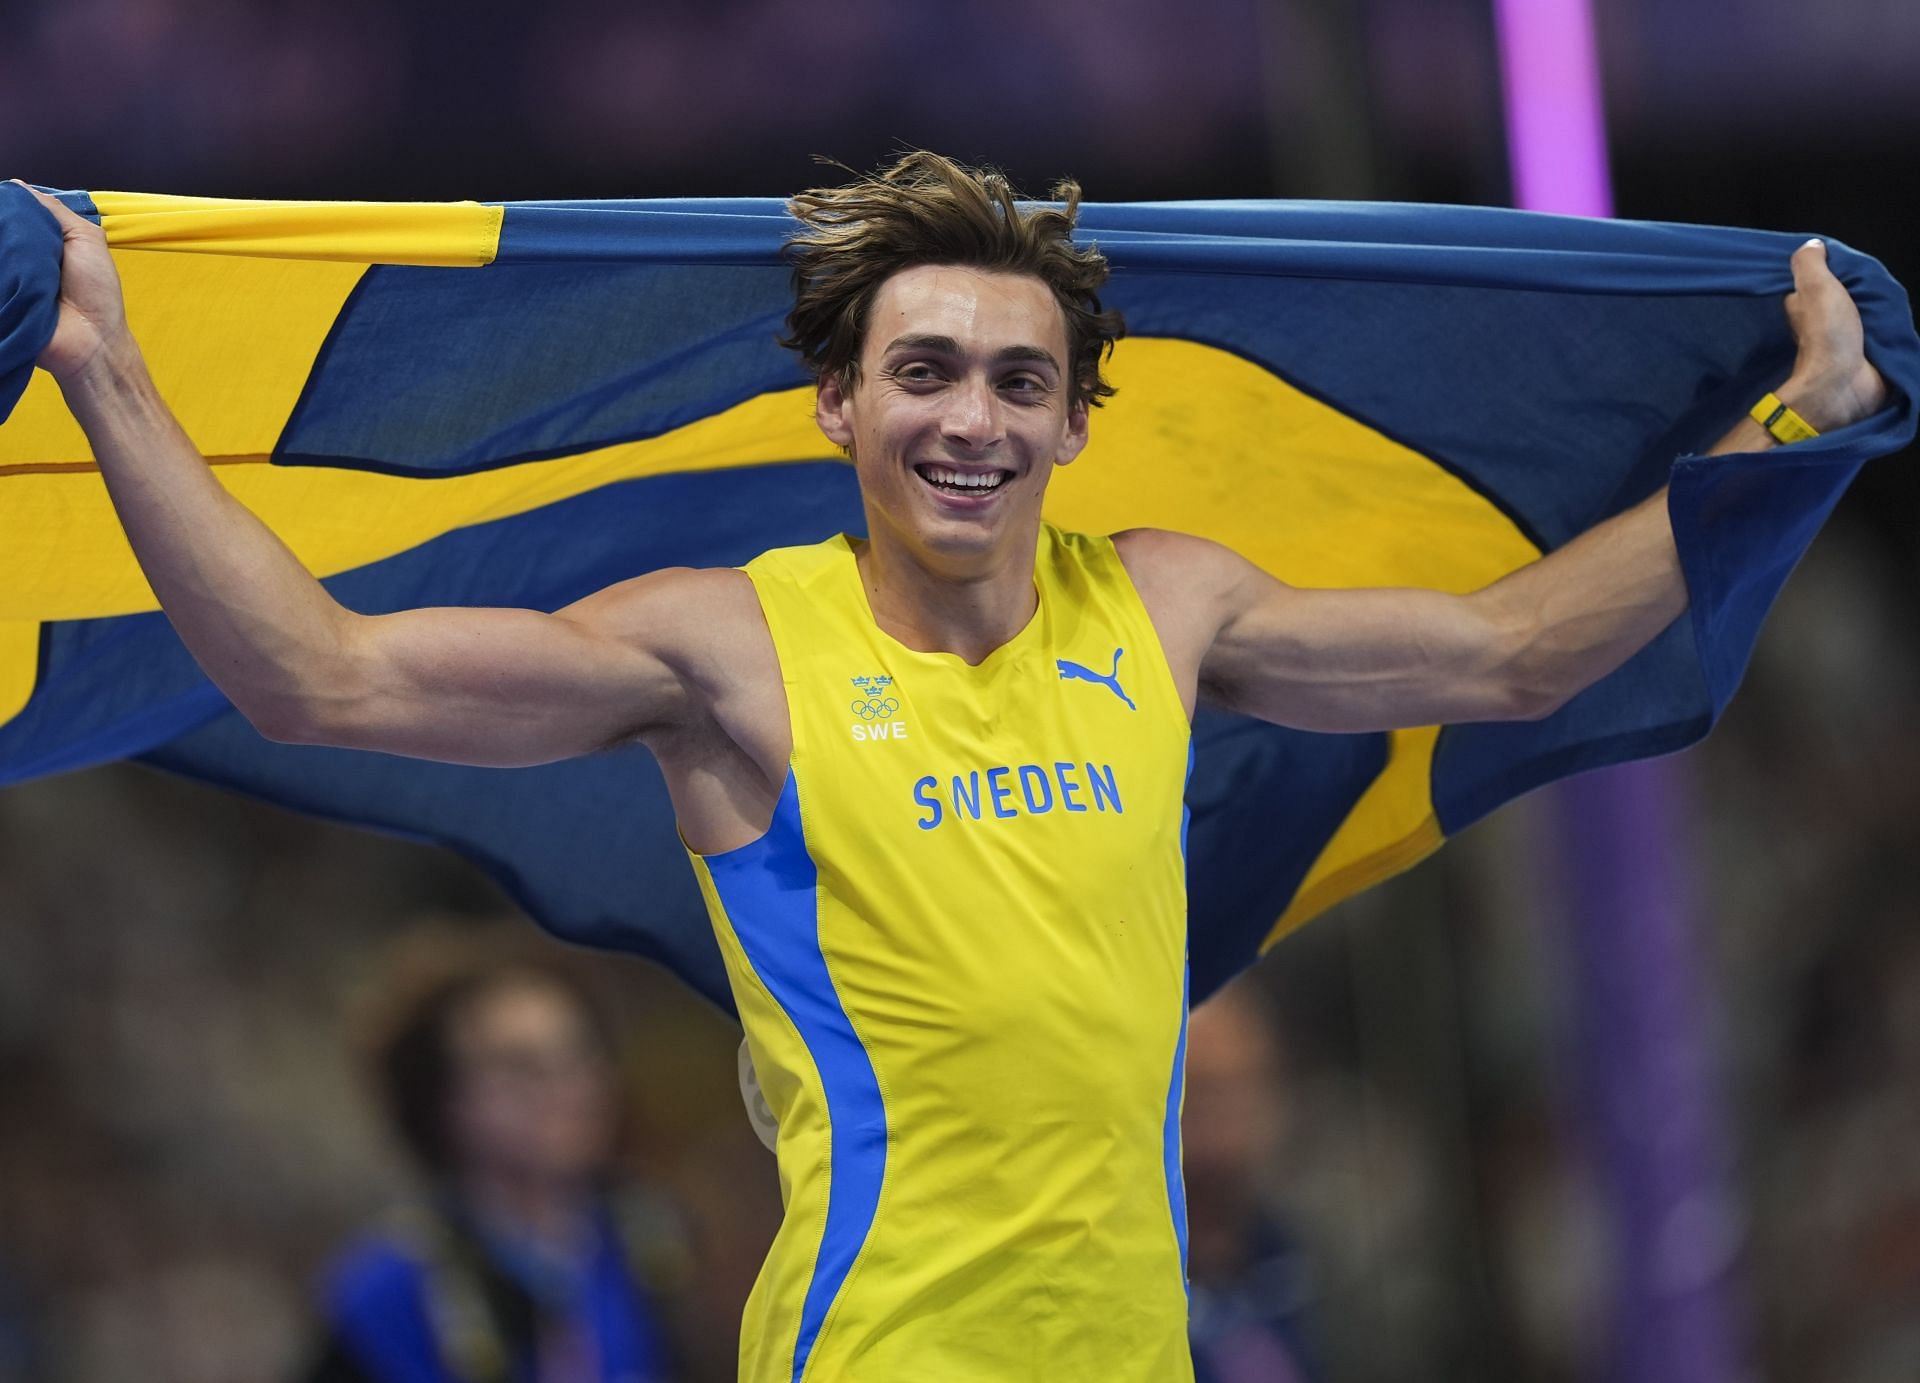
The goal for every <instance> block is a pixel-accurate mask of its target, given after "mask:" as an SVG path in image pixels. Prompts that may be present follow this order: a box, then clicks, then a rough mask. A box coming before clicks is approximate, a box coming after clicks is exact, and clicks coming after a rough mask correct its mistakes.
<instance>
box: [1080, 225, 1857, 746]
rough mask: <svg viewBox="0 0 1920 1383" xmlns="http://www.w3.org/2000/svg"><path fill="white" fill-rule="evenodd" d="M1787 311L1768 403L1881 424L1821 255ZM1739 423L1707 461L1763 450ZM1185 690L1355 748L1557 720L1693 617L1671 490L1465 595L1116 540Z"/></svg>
mask: <svg viewBox="0 0 1920 1383" xmlns="http://www.w3.org/2000/svg"><path fill="white" fill-rule="evenodd" d="M1793 271H1794V285H1795V287H1794V292H1793V293H1792V294H1790V295H1789V296H1788V298H1787V300H1786V310H1787V316H1788V320H1789V321H1790V323H1791V324H1792V327H1793V330H1794V335H1795V339H1796V341H1797V342H1798V344H1799V354H1798V358H1797V359H1796V361H1795V364H1794V369H1793V372H1792V376H1791V377H1790V378H1789V379H1788V381H1787V382H1786V383H1784V384H1782V385H1781V386H1780V387H1779V388H1778V389H1777V390H1776V391H1775V392H1776V393H1777V394H1778V396H1779V397H1780V398H1781V399H1782V400H1784V401H1785V402H1786V403H1788V404H1789V405H1791V406H1792V407H1793V408H1794V409H1795V410H1796V411H1797V412H1799V413H1800V414H1801V415H1802V416H1803V417H1804V418H1805V419H1806V420H1807V421H1808V422H1809V423H1810V424H1812V426H1813V427H1815V428H1816V429H1818V430H1820V431H1826V430H1829V429H1831V428H1836V427H1841V426H1844V425H1846V424H1848V423H1852V422H1855V421H1857V420H1859V419H1861V418H1864V417H1866V416H1868V415H1869V414H1871V413H1873V412H1875V411H1876V410H1878V409H1879V408H1880V407H1882V406H1883V405H1884V403H1885V400H1886V385H1885V383H1884V382H1883V381H1882V380H1881V378H1880V375H1879V373H1878V372H1877V371H1876V370H1874V368H1873V367H1872V366H1871V365H1870V364H1869V363H1867V361H1866V358H1865V356H1864V354H1863V352H1862V339H1861V326H1860V316H1859V312H1858V310H1857V309H1856V308H1855V307H1854V304H1853V301H1852V299H1851V298H1849V297H1848V296H1847V292H1846V289H1845V288H1844V287H1843V286H1842V285H1841V284H1840V282H1839V280H1838V279H1836V278H1835V277H1834V276H1833V274H1832V272H1831V271H1830V270H1829V269H1828V268H1827V267H1826V251H1825V247H1824V246H1821V245H1820V244H1818V242H1809V243H1808V244H1807V245H1805V246H1802V247H1801V248H1800V250H1798V251H1797V252H1796V253H1795V254H1794V257H1793ZM1773 445H1774V439H1773V437H1772V436H1771V435H1770V434H1769V433H1768V432H1767V431H1766V429H1764V428H1763V427H1761V426H1760V425H1759V424H1758V423H1756V422H1753V421H1752V420H1751V419H1742V420H1741V422H1740V424H1739V425H1738V426H1737V427H1735V428H1734V429H1733V430H1732V431H1730V432H1729V433H1728V434H1727V435H1726V436H1725V437H1723V438H1721V439H1720V441H1719V442H1718V443H1717V444H1716V445H1715V446H1714V447H1713V448H1712V451H1713V452H1714V453H1722V452H1736V451H1738V452H1748V451H1763V450H1766V449H1767V448H1769V447H1772V446H1773ZM1115 541H1116V542H1117V543H1118V544H1119V545H1120V547H1121V551H1122V555H1123V557H1124V559H1125V560H1126V563H1127V566H1128V569H1129V571H1131V572H1132V573H1133V574H1134V579H1135V582H1136V584H1138V585H1139V587H1140V589H1141V594H1142V597H1143V598H1144V599H1145V600H1146V601H1147V604H1148V608H1149V610H1150V611H1152V613H1153V615H1154V619H1155V623H1156V627H1158V628H1159V629H1160V630H1161V631H1162V641H1163V643H1164V644H1165V645H1166V647H1167V650H1168V654H1169V657H1170V659H1171V661H1172V662H1173V664H1174V667H1175V673H1176V676H1180V675H1182V673H1183V670H1184V672H1185V675H1187V676H1189V677H1191V678H1192V683H1191V684H1190V685H1189V686H1188V687H1187V688H1185V689H1186V690H1187V691H1188V694H1189V696H1190V697H1191V696H1192V695H1193V694H1194V693H1195V692H1196V691H1197V694H1198V695H1199V696H1200V697H1203V698H1205V699H1207V700H1210V701H1212V702H1215V703H1216V704H1219V705H1223V706H1225V707H1227V708H1229V709H1233V710H1238V711H1242V712H1244V713H1246V714H1248V715H1253V716H1257V717H1259V718H1261V719H1263V720H1270V721H1275V722H1277V723H1280V724H1286V725H1295V726H1299V727H1301V728H1303V729H1311V730H1332V731H1363V730H1381V729H1393V728H1397V727H1401V726H1414V725H1438V724H1447V723H1452V722H1459V721H1471V720H1521V719H1531V718H1537V717H1540V716H1544V715H1547V714H1550V713H1551V712H1552V711H1554V710H1555V709H1557V708H1558V707H1559V706H1561V705H1563V704H1565V702H1566V701H1567V700H1568V699H1569V698H1570V697H1572V696H1573V695H1574V694H1575V693H1576V692H1578V691H1580V690H1581V689H1582V688H1584V687H1586V686H1588V685H1589V684H1591V683H1593V682H1595V681H1597V680H1598V679H1599V678H1601V677H1603V676H1605V675H1606V674H1607V673H1609V672H1611V671H1613V670H1614V669H1615V668H1617V667H1619V666H1620V665H1621V664H1622V663H1624V662H1625V661H1626V660H1627V659H1628V658H1629V657H1631V656H1632V655H1633V654H1634V653H1635V652H1636V651H1637V650H1638V649H1640V648H1641V647H1643V646H1644V645H1645V644H1646V643H1647V642H1648V641H1650V640H1651V639H1652V638H1653V637H1654V635H1656V634H1658V633H1659V632H1660V631H1661V630H1663V629H1665V628H1666V627H1667V625H1669V624H1671V623H1672V622H1673V621H1674V619H1676V618H1677V617H1678V616H1679V615H1680V613H1681V612H1682V611H1683V610H1684V609H1685V608H1686V603H1687V592H1686V583H1685V580H1684V579H1683V577H1682V575H1681V571H1680V560H1679V554H1678V552H1677V551H1676V550H1675V547H1674V541H1673V529H1672V526H1671V524H1670V523H1669V521H1668V518H1667V495H1666V491H1665V490H1664V489H1662V490H1661V491H1660V492H1659V493H1658V494H1655V495H1653V496H1652V497H1650V498H1649V499H1647V500H1645V501H1644V502H1642V503H1641V504H1639V505H1636V506H1635V507H1634V508H1632V509H1630V510H1628V511H1627V512H1626V513H1624V514H1620V515H1618V516H1616V517H1614V518H1612V519H1609V520H1608V521H1607V522H1605V523H1603V524H1599V525H1597V526H1596V527H1594V528H1592V529H1590V530H1589V531H1587V532H1586V533H1583V534H1581V535H1580V536H1579V537H1578V538H1576V539H1575V540H1574V541H1572V542H1570V543H1567V544H1566V545H1565V546H1563V547H1561V548H1559V549H1557V550H1556V551H1554V552H1553V553H1551V554H1550V555H1548V556H1546V557H1544V558H1542V559H1540V560H1539V561H1537V562H1532V563H1529V564H1528V565H1527V566H1525V567H1522V568H1520V569H1519V570H1518V571H1515V572H1513V573H1511V574H1509V575H1508V576H1506V577H1503V578H1502V579H1501V580H1499V581H1496V582H1494V583H1493V584H1492V585H1490V586H1487V587H1485V588H1484V589H1482V590H1479V591H1475V592H1473V593H1471V594H1468V595H1450V594H1446V593H1444V592H1439V591H1427V590H1403V589H1378V590H1341V591H1325V590H1303V589H1299V588H1296V587H1292V586H1288V585H1286V584H1285V583H1283V582H1280V581H1277V580H1275V579H1274V578H1273V577H1271V576H1269V575H1267V573H1265V572H1264V571H1262V570H1260V569H1259V568H1258V567H1256V566H1254V565H1253V563H1251V562H1248V561H1247V560H1245V559H1244V558H1242V557H1240V556H1238V555H1237V554H1235V553H1233V552H1231V551H1229V550H1228V549H1226V548H1224V547H1222V546H1220V545H1219V544H1217V543H1210V542H1206V541H1204V540H1202V539H1198V538H1192V537H1187V536H1185V535H1182V534H1175V533H1163V532H1156V531H1153V530H1134V531H1132V532H1129V533H1124V534H1119V535H1116V539H1115Z"/></svg>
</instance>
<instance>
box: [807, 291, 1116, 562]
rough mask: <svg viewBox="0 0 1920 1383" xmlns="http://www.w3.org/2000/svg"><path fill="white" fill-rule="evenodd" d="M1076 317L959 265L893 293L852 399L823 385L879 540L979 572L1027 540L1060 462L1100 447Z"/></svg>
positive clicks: (877, 315)
mask: <svg viewBox="0 0 1920 1383" xmlns="http://www.w3.org/2000/svg"><path fill="white" fill-rule="evenodd" d="M1069 392H1070V390H1069V375H1068V359H1067V328H1066V319H1065V316H1064V315H1063V314H1062V312H1061V310H1060V305H1059V303H1057V302H1056V301H1055V300H1054V296H1053V292H1052V290H1051V289H1049V288H1048V287H1047V286H1046V284H1044V283H1042V282H1041V281H1040V280H1039V279H1037V278H1034V277H1033V276H1031V275H1027V274H1010V273H1002V272H998V271H994V270H987V269H973V268H965V267H961V266H958V265H948V264H923V265H916V266H915V267H913V268H911V269H904V270H902V271H901V272H899V273H897V274H895V275H894V276H893V277H892V278H890V279H888V280H887V281H886V282H885V283H883V284H882V285H881V286H880V289H879V291H878V292H877V293H876V294H875V295H874V300H873V305H872V310H871V312H870V313H869V316H868V322H867V333H866V340H865V341H864V343H863V344H862V347H861V354H860V369H859V374H858V377H857V379H856V381H855V383H854V386H853V388H852V389H851V390H846V389H843V388H842V387H841V385H840V384H839V382H838V381H837V380H832V379H827V380H823V381H822V382H821V385H820V392H819V402H818V408H817V413H816V416H817V417H818V420H819V423H820V429H821V431H822V432H824V433H826V435H827V437H828V438H829V439H830V440H832V441H833V442H834V443H835V444H836V445H839V446H843V447H850V448H851V449H852V452H853V462H854V466H855V469H856V470H857V471H858V473H859V477H860V490H861V496H862V498H863V500H864V502H865V506H866V511H867V531H868V533H869V534H871V535H872V537H873V540H874V541H875V542H876V543H878V542H889V543H895V544H899V545H903V546H904V547H905V548H906V549H907V550H908V551H909V552H911V553H912V554H914V555H915V556H916V557H917V558H918V559H919V560H920V561H922V562H923V563H924V564H926V565H927V566H928V567H929V568H931V569H933V570H965V569H977V568H978V567H979V566H980V565H981V564H982V563H983V562H984V561H987V560H990V559H992V558H993V557H995V556H999V555H1005V554H1010V553H1015V552H1017V551H1019V549H1020V547H1021V545H1023V544H1024V547H1025V551H1026V554H1027V555H1029V556H1030V555H1031V553H1032V550H1033V543H1034V540H1035V536H1036V535H1037V533H1038V532H1039V523H1040V502H1041V499H1042V497H1043V496H1044V495H1045V493H1046V488H1047V481H1048V480H1049V478H1050V477H1051V476H1052V473H1053V468H1054V467H1055V466H1056V465H1065V464H1066V463H1067V462H1069V461H1071V460H1073V458H1074V457H1075V456H1077V455H1079V453H1080V449H1081V448H1082V447H1084V446H1085V445H1086V441H1087V409H1086V405H1085V404H1084V403H1083V404H1080V405H1078V406H1069V404H1068V401H1067V400H1068V395H1069Z"/></svg>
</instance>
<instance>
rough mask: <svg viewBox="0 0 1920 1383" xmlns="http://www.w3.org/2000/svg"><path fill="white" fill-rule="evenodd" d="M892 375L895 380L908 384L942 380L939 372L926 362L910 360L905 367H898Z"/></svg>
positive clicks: (894, 368)
mask: <svg viewBox="0 0 1920 1383" xmlns="http://www.w3.org/2000/svg"><path fill="white" fill-rule="evenodd" d="M891 373H892V375H893V377H894V378H895V379H897V380H900V381H902V382H903V383H907V384H924V383H928V382H930V381H932V380H937V379H938V378H940V375H939V372H938V371H936V370H935V369H934V368H933V366H931V365H929V364H927V362H926V361H924V360H909V361H908V362H907V363H906V364H904V365H896V366H894V367H893V370H892V371H891Z"/></svg>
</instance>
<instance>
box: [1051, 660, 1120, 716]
mask: <svg viewBox="0 0 1920 1383" xmlns="http://www.w3.org/2000/svg"><path fill="white" fill-rule="evenodd" d="M1126 651H1127V650H1126V649H1124V648H1116V649H1114V650H1113V671H1112V672H1109V673H1106V674H1104V675H1102V674H1101V673H1098V672H1095V671H1094V670H1093V669H1092V668H1090V667H1082V666H1081V665H1080V664H1079V663H1076V662H1074V661H1073V660H1072V659H1070V658H1055V659H1054V662H1055V663H1056V664H1058V665H1059V668H1060V680H1061V681H1063V682H1075V681H1078V682H1098V683H1099V684H1100V685H1101V686H1103V687H1106V688H1107V689H1108V690H1109V691H1111V692H1112V693H1113V694H1114V695H1115V696H1117V697H1119V698H1120V699H1121V700H1122V701H1124V702H1126V703H1127V709H1128V710H1129V711H1137V710H1139V709H1140V708H1139V707H1138V706H1136V705H1134V704H1133V698H1132V697H1131V696H1128V695H1127V694H1126V693H1125V692H1124V691H1122V690H1121V689H1120V655H1121V654H1122V653H1125V652H1126Z"/></svg>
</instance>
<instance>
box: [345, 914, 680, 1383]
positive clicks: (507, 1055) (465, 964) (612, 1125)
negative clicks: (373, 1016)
mask: <svg viewBox="0 0 1920 1383" xmlns="http://www.w3.org/2000/svg"><path fill="white" fill-rule="evenodd" d="M458 954H459V956H460V959H457V960H456V959H453V958H451V957H444V956H429V957H426V958H425V959H423V960H421V961H416V962H415V964H413V965H412V966H409V967H403V969H402V973H401V974H400V975H399V976H398V982H397V984H396V986H395V993H394V995H392V996H390V998H389V1001H388V1004H387V1009H388V1012H387V1013H386V1014H385V1015H384V1019H383V1021H381V1022H379V1023H377V1024H376V1025H375V1027H374V1031H373V1035H372V1040H371V1042H370V1044H369V1046H370V1049H369V1052H368V1055H369V1057H370V1064H371V1066H372V1068H373V1072H374V1075H375V1077H376V1080H377V1081H378V1083H379V1084H380V1086H381V1088H382V1094H383V1095H384V1097H385V1102H386V1106H387V1111H388V1114H389V1116H390V1117H391V1119H392V1122H393V1124H394V1126H395V1128H396V1129H397V1130H398V1132H399V1133H400V1135H401V1137H402V1138H403V1140H404V1141H405V1143H406V1144H407V1146H408V1149H409V1150H410V1151H411V1152H412V1154H413V1155H414V1157H415V1159H416V1160H417V1162H418V1163H419V1165H420V1167H421V1169H422V1170H423V1171H424V1172H425V1174H426V1176H427V1178H428V1182H429V1186H430V1192H429V1194H428V1195H426V1196H425V1197H423V1198H422V1199H420V1200H419V1201H418V1202H416V1203H414V1204H410V1205H407V1206H404V1207H402V1208H401V1209H399V1210H397V1211H395V1212H394V1213H392V1214H391V1215H390V1216H389V1217H388V1218H387V1219H386V1221H385V1222H384V1223H382V1224H380V1225H378V1226H377V1227H375V1228H374V1229H372V1230H371V1231H370V1232H368V1233H367V1234H365V1235H364V1236H363V1237H362V1238H361V1239H360V1241H359V1242H358V1243H357V1244H355V1245H354V1246H353V1247H352V1248H351V1249H350V1250H349V1251H348V1252H347V1253H345V1254H344V1255H343V1256H342V1257H341V1258H340V1259H339V1260H338V1261H337V1262H336V1263H335V1264H334V1266H333V1268H332V1270H331V1271H330V1273H329V1274H328V1276H327V1281H326V1284H325V1289H324V1304H323V1309H324V1311H325V1315H326V1322H327V1325H326V1334H325V1338H324V1341H323V1343H322V1347H321V1352H320V1356H319V1362H318V1363H317V1364H316V1365H315V1366H314V1368H313V1370H312V1372H311V1373H310V1375H309V1377H310V1379H311V1380H312V1383H440V1381H441V1380H445V1383H494V1380H498V1381H499V1383H507V1381H508V1380H515V1381H516V1383H518V1381H519V1380H525V1381H526V1383H602V1380H605V1381H606V1383H613V1381H614V1380H618V1383H664V1381H665V1380H667V1379H669V1378H673V1377H677V1376H679V1369H678V1367H677V1363H676V1354H677V1351H676V1350H675V1349H674V1347H673V1346H672V1344H671V1342H670V1339H669V1332H668V1328H667V1321H666V1317H665V1315H664V1312H663V1305H664V1303H665V1302H666V1301H667V1300H668V1299H669V1298H670V1297H671V1295H672V1293H673V1292H674V1291H675V1289H676V1287H677V1286H678V1285H679V1283H680V1282H681V1281H682V1279H683V1278H684V1276H685V1271H686V1255H685V1249H684V1240H683V1236H682V1234H681V1231H680V1229H679V1224H678V1217H677V1215H676V1214H674V1213H673V1212H672V1211H671V1210H669V1209H668V1208H667V1207H666V1206H665V1204H664V1203H663V1202H660V1201H658V1200H655V1199H651V1198H649V1197H646V1196H642V1195H640V1194H637V1193H633V1192H627V1193H624V1194H622V1193H618V1192H616V1191H615V1190H614V1188H613V1186H612V1184H611V1171H612V1168H613V1166H614V1159H615V1155H616V1152H617V1150H618V1143H619V1136H620V1131H621V1117H620V1109H619V1100H618V1096H617V1093H616V1091H617V1086H616V1082H615V1065H614V1056H615V1044H614V1041H613V1037H612V1034H611V1032H610V1030H609V1028H608V1025H607V1023H606V1020H605V1019H604V1017H603V1016H602V1015H601V1013H600V1012H599V1010H598V1008H597V1007H596V1005H595V1002H594V1001H593V999H592V997H591V996H590V994H589V993H588V992H587V991H586V990H585V989H584V988H583V987H582V986H581V985H580V983H579V982H578V981H576V980H575V979H574V978H573V977H572V976H571V975H570V974H569V973H568V971H567V970H566V969H565V968H564V967H563V966H561V965H560V964H558V963H557V962H555V961H553V960H551V959H548V958H545V957H540V956H537V955H536V954H534V953H533V952H532V951H531V949H530V947H529V946H527V945H520V946H517V947H515V948H513V949H512V950H505V949H500V948H497V947H494V946H492V945H488V944H482V945H479V946H477V947H476V946H475V945H474V944H473V942H472V941H471V940H470V939H468V940H465V941H464V942H462V943H459V952H458Z"/></svg>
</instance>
